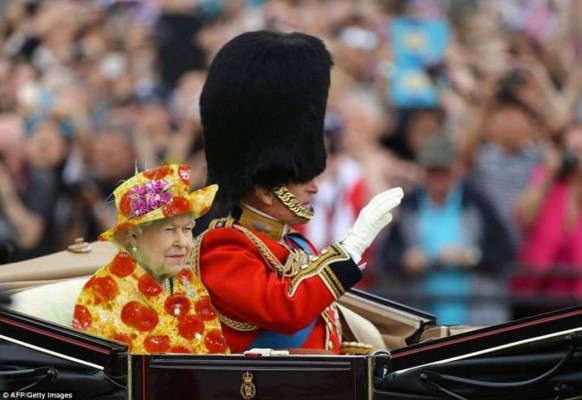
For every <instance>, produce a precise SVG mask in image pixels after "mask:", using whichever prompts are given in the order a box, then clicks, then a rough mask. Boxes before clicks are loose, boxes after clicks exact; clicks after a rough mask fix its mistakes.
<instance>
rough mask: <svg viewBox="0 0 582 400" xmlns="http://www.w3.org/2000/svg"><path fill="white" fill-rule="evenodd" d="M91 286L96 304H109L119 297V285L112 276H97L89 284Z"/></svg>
mask: <svg viewBox="0 0 582 400" xmlns="http://www.w3.org/2000/svg"><path fill="white" fill-rule="evenodd" d="M87 285H90V288H91V292H92V293H93V296H94V297H95V303H96V304H100V303H107V302H108V301H110V300H112V299H113V298H114V297H115V296H117V292H118V291H119V290H118V287H117V283H115V281H114V280H113V279H112V278H111V277H110V276H103V277H99V276H95V277H93V278H91V279H90V280H89V282H87Z"/></svg>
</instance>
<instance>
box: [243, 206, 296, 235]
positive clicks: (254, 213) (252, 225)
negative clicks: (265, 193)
mask: <svg viewBox="0 0 582 400" xmlns="http://www.w3.org/2000/svg"><path fill="white" fill-rule="evenodd" d="M239 207H240V208H239V210H240V211H239V210H236V211H239V212H238V214H239V215H238V216H236V215H235V218H236V219H238V222H239V223H240V224H241V225H242V226H244V227H245V228H248V229H252V230H254V231H257V232H261V233H262V234H265V235H267V236H270V237H271V238H273V239H275V240H277V241H281V240H283V236H285V235H286V234H287V233H288V232H289V225H287V224H285V223H283V222H280V221H277V220H276V219H274V218H273V217H271V216H270V215H268V214H265V213H264V212H262V211H259V210H257V209H256V208H254V207H251V206H249V205H248V204H244V203H241V204H240V206H239ZM233 214H237V213H233Z"/></svg>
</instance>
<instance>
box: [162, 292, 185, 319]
mask: <svg viewBox="0 0 582 400" xmlns="http://www.w3.org/2000/svg"><path fill="white" fill-rule="evenodd" d="M164 308H165V309H166V312H167V313H168V314H170V315H171V316H173V317H176V318H182V317H183V316H185V315H186V314H188V311H190V300H189V299H188V298H187V297H186V296H184V295H183V294H181V293H176V294H174V295H172V296H170V297H168V298H167V299H166V301H165V302H164Z"/></svg>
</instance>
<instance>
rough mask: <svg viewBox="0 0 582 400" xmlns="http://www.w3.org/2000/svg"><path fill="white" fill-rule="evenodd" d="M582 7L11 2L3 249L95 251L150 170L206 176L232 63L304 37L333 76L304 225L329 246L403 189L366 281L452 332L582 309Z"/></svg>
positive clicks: (0, 206) (22, 254)
mask: <svg viewBox="0 0 582 400" xmlns="http://www.w3.org/2000/svg"><path fill="white" fill-rule="evenodd" d="M581 17H582V2H579V1H576V0H553V1H552V0H511V1H507V0H505V1H504V0H408V1H406V0H246V1H244V0H0V242H1V244H2V246H0V249H1V250H2V251H1V254H0V259H1V260H2V262H8V261H18V260H24V259H27V258H31V257H37V256H40V255H44V254H48V253H51V252H55V251H59V250H63V249H65V248H66V247H67V245H69V244H71V243H72V242H73V241H74V239H75V238H77V237H83V238H85V240H87V241H93V240H95V239H96V237H97V235H98V234H99V233H100V232H102V231H104V230H106V229H107V228H109V227H111V226H112V225H113V224H114V221H115V218H116V215H115V207H114V204H113V198H112V196H111V193H112V191H113V189H114V188H115V187H116V185H117V184H118V183H119V182H120V181H122V180H124V179H127V178H129V177H130V176H132V175H133V173H134V171H135V169H136V168H138V169H140V170H141V169H143V168H148V167H152V166H154V165H157V164H159V163H160V162H167V163H170V162H180V163H188V164H190V165H191V167H192V171H193V177H192V184H193V186H194V187H200V186H202V185H204V182H205V174H206V172H205V159H204V154H203V143H202V140H201V126H200V117H199V110H198V97H199V93H200V90H201V87H202V85H203V83H204V80H205V76H206V71H207V67H208V65H209V63H210V62H211V61H212V58H213V56H214V54H216V52H217V50H218V49H219V48H220V47H221V46H222V45H223V44H224V43H225V42H227V41H228V40H229V39H231V38H233V37H234V36H236V35H237V34H239V33H241V32H244V31H249V30H258V29H272V30H279V31H302V32H306V33H309V34H312V35H315V36H318V37H320V38H322V39H323V40H324V41H325V42H326V45H327V46H328V48H329V49H330V51H331V52H332V54H333V57H334V61H335V65H334V68H333V72H332V87H331V90H330V97H329V104H328V113H327V116H326V123H325V127H326V128H325V135H326V140H327V145H328V152H329V157H328V165H327V169H326V171H325V172H324V173H323V174H322V176H320V177H319V178H318V183H319V188H320V191H319V193H318V194H317V196H316V198H315V201H314V203H315V204H314V205H315V209H316V218H315V219H314V220H313V221H312V222H310V223H309V224H307V225H304V226H300V227H297V229H299V230H301V231H303V232H305V233H306V235H307V236H308V237H309V238H311V239H312V240H313V242H314V243H315V245H316V246H318V247H319V248H323V247H324V246H326V245H328V244H330V243H331V242H333V241H337V240H339V239H340V238H341V237H342V235H343V234H344V233H345V231H346V230H347V228H348V227H350V226H351V224H352V223H353V221H354V219H355V218H356V216H357V214H358V212H359V210H360V209H361V208H362V207H363V206H364V205H365V204H366V203H367V201H368V200H369V199H370V198H371V197H372V196H373V195H375V194H377V193H378V192H380V191H383V190H385V189H387V188H390V187H393V186H402V187H403V188H404V189H405V193H406V196H405V201H404V203H403V204H402V205H401V207H399V209H398V211H397V212H396V213H395V215H394V217H395V218H394V222H393V223H392V224H391V225H390V226H389V228H388V229H387V230H386V231H384V232H383V233H382V235H381V236H380V237H379V238H378V239H377V240H376V241H375V243H374V244H373V246H372V247H371V248H370V249H369V250H368V252H367V253H366V255H365V258H366V261H367V262H368V267H367V268H366V269H365V274H366V279H365V281H364V282H363V283H362V284H361V288H364V289H366V290H369V291H371V292H374V293H378V294H381V295H383V296H386V297H388V298H391V299H393V300H396V301H399V302H402V303H405V304H408V305H412V306H415V307H419V308H421V309H423V310H426V311H430V312H433V313H435V314H436V315H437V318H438V320H439V322H440V323H442V324H470V325H490V324H495V323H501V322H505V321H507V320H510V319H514V318H519V317H523V316H527V315H532V314H537V313H540V312H544V311H549V310H553V309H557V308H562V307H566V306H570V305H574V304H578V303H579V301H580V298H581V297H582V164H581V163H579V162H578V160H579V159H580V157H582V123H581V120H582V101H581V100H582V99H581V98H580V89H581V86H582V67H580V65H582V63H581V62H580V61H581V57H582V25H580V24H579V23H578V21H580V19H581ZM205 223H207V222H205V221H201V222H200V223H199V225H198V226H197V229H196V231H197V232H200V231H201V230H202V229H204V227H205ZM0 268H1V266H0Z"/></svg>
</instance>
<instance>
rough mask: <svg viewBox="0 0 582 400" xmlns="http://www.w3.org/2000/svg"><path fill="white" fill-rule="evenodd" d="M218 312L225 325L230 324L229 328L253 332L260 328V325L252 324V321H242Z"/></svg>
mask: <svg viewBox="0 0 582 400" xmlns="http://www.w3.org/2000/svg"><path fill="white" fill-rule="evenodd" d="M217 314H218V319H219V320H220V322H222V323H223V324H224V325H226V326H228V327H229V328H232V329H234V330H235V331H243V332H252V331H256V330H257V329H259V327H258V326H256V325H253V324H251V323H250V322H242V321H237V320H235V319H232V318H228V317H227V316H225V315H223V314H220V313H217Z"/></svg>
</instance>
